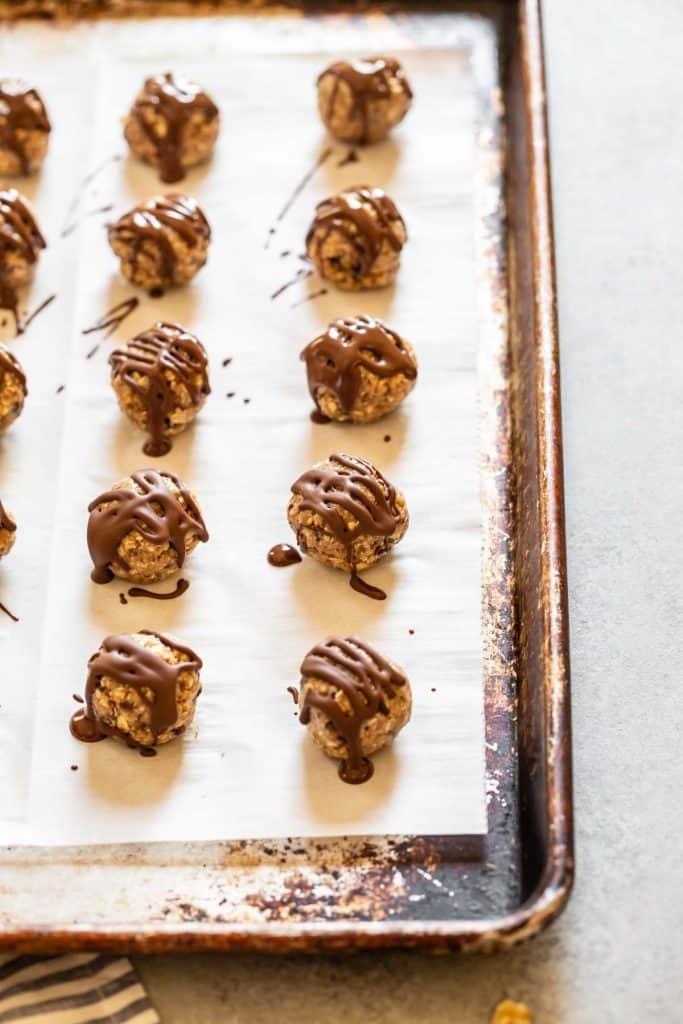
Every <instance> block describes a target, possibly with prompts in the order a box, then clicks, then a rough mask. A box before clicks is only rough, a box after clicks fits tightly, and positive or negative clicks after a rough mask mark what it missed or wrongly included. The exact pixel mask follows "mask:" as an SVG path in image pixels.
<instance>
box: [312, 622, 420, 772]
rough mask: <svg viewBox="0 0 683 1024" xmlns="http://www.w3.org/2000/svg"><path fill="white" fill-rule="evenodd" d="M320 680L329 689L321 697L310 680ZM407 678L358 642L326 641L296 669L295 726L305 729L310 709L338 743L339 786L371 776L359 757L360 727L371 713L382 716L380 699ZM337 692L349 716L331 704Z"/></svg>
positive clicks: (365, 760) (350, 639)
mask: <svg viewBox="0 0 683 1024" xmlns="http://www.w3.org/2000/svg"><path fill="white" fill-rule="evenodd" d="M311 679H319V680H321V682H324V683H327V684H328V686H330V687H332V688H333V692H331V693H328V694H323V693H320V692H319V691H318V690H316V689H315V687H314V686H313V685H311V684H310V682H309V680H311ZM406 682H407V679H406V677H405V676H404V675H403V673H402V672H400V671H399V669H397V668H396V667H395V666H394V665H392V664H391V663H390V662H389V661H387V659H386V658H384V657H383V656H382V655H381V654H380V653H379V652H378V651H376V650H375V649H374V648H373V647H371V646H370V645H369V644H366V643H364V642H363V641H362V640H359V639H358V638H357V637H346V638H345V639H344V638H342V637H338V636H335V637H330V638H329V639H328V640H326V641H325V642H324V643H322V644H317V645H316V646H315V647H314V648H313V649H312V650H310V651H309V652H308V654H307V655H306V657H305V658H304V660H303V664H302V665H301V691H300V692H301V696H300V698H299V706H300V707H301V714H300V715H299V721H300V722H301V723H302V724H303V725H307V724H308V722H309V721H310V718H311V708H317V709H318V710H319V711H320V712H322V714H323V715H324V716H325V717H326V718H327V719H329V721H330V722H331V723H332V725H333V726H334V728H335V729H336V731H337V732H338V733H339V735H340V736H341V737H342V738H343V740H344V741H345V743H346V747H347V755H346V757H345V759H344V760H343V761H342V762H341V764H340V766H339V777H340V779H342V780H343V781H344V782H349V783H352V784H357V783H360V782H366V781H367V780H368V779H369V778H371V776H372V773H373V766H372V762H371V761H370V760H369V759H368V758H367V757H364V756H363V744H362V730H363V725H364V723H365V722H367V721H368V720H369V719H371V718H372V717H373V716H374V715H376V714H381V713H382V712H383V710H384V712H386V705H385V704H384V696H385V695H386V696H388V697H393V696H394V694H395V692H396V689H397V688H398V687H399V686H405V684H406ZM340 692H341V693H342V694H343V695H344V697H345V698H346V700H347V701H348V704H349V705H350V711H347V710H346V709H345V708H344V707H343V706H342V705H341V704H340V703H339V701H337V700H336V699H335V697H336V695H337V694H338V693H340Z"/></svg>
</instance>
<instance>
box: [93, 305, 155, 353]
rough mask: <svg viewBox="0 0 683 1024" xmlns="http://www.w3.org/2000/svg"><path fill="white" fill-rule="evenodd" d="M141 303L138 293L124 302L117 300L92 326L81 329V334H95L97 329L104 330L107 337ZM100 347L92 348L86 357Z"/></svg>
mask: <svg viewBox="0 0 683 1024" xmlns="http://www.w3.org/2000/svg"><path fill="white" fill-rule="evenodd" d="M139 305H140V300H139V298H138V297H137V295H131V297H130V298H129V299H123V301H122V302H117V303H116V305H115V306H112V308H111V309H108V310H107V312H106V313H104V314H103V315H102V316H101V317H100V318H99V320H96V321H95V323H94V324H92V326H91V327H85V328H84V329H83V330H82V331H81V334H94V333H95V332H96V331H104V332H105V335H104V337H105V339H106V338H108V337H109V336H110V335H111V334H113V333H114V331H115V330H116V328H117V327H119V326H120V325H121V324H122V323H123V321H124V320H125V319H126V317H128V316H130V314H131V313H132V312H133V311H134V310H135V309H137V308H138V306H139ZM98 347H99V346H96V347H95V349H94V350H91V353H88V356H87V357H86V358H88V359H89V358H91V355H94V353H95V352H96V351H97V348H98Z"/></svg>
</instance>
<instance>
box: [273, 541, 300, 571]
mask: <svg viewBox="0 0 683 1024" xmlns="http://www.w3.org/2000/svg"><path fill="white" fill-rule="evenodd" d="M300 561H301V555H300V554H299V552H298V551H297V550H296V548H293V547H292V545H291V544H275V545H274V546H273V547H272V548H271V549H270V551H269V552H268V564H269V565H274V566H275V568H276V569H284V568H286V567H287V566H288V565H296V563H297V562H300Z"/></svg>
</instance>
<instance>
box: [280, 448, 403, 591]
mask: <svg viewBox="0 0 683 1024" xmlns="http://www.w3.org/2000/svg"><path fill="white" fill-rule="evenodd" d="M328 462H330V463H331V465H323V466H314V467H313V469H309V470H308V472H306V473H304V474H303V475H302V476H300V477H299V479H298V480H297V481H296V482H295V483H294V484H293V485H292V492H293V493H294V494H298V495H299V496H300V497H301V498H302V499H303V500H302V502H301V504H300V506H299V508H300V509H301V510H307V511H309V512H312V513H313V514H314V515H318V516H320V518H321V519H322V520H323V521H324V523H325V525H326V526H327V528H328V530H329V531H330V533H331V534H332V536H333V537H334V538H335V540H337V541H338V542H339V543H340V544H341V545H342V546H343V548H344V550H345V554H346V560H347V561H348V562H349V563H350V564H351V566H352V567H353V568H352V572H351V582H352V586H353V589H354V590H357V591H359V592H360V593H365V594H366V596H367V597H374V598H376V599H377V600H383V598H384V597H386V594H385V593H384V591H382V590H380V589H379V587H369V586H368V587H364V586H361V585H359V582H358V581H359V577H358V576H357V574H356V570H355V559H354V552H353V548H354V543H355V541H356V540H357V538H358V537H361V536H364V535H366V536H367V535H369V536H372V537H388V536H390V535H391V534H392V533H393V532H394V530H395V529H396V527H397V526H398V525H399V522H400V513H399V510H398V508H397V505H396V489H395V488H394V487H393V485H392V484H390V483H389V481H388V480H386V479H385V478H384V477H383V476H382V474H381V473H380V472H379V470H378V469H376V467H375V466H373V465H372V463H371V462H367V461H366V460H365V459H361V458H359V456H357V455H344V454H342V453H337V454H335V455H330V457H329V460H328ZM341 511H344V512H347V513H348V514H349V515H350V516H351V517H352V518H353V520H354V521H355V525H354V526H349V525H348V524H347V521H346V519H345V518H344V516H342V515H341V514H340V513H341ZM297 543H298V545H299V547H300V548H301V549H302V551H305V550H306V546H305V543H304V540H303V536H298V537H297ZM371 591H373V592H374V593H373V592H371Z"/></svg>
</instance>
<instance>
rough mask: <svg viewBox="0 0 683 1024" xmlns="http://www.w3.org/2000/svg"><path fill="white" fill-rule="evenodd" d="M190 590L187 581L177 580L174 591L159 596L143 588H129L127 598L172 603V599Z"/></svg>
mask: <svg viewBox="0 0 683 1024" xmlns="http://www.w3.org/2000/svg"><path fill="white" fill-rule="evenodd" d="M189 589H190V584H189V582H188V581H187V580H183V579H180V580H178V582H177V584H176V586H175V589H174V590H169V591H166V593H163V594H160V593H158V592H157V591H155V590H146V589H145V588H144V587H131V588H130V589H129V591H128V597H151V598H153V599H154V600H155V601H173V599H174V598H176V597H180V596H181V595H182V594H184V593H185V592H186V591H187V590H189Z"/></svg>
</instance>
